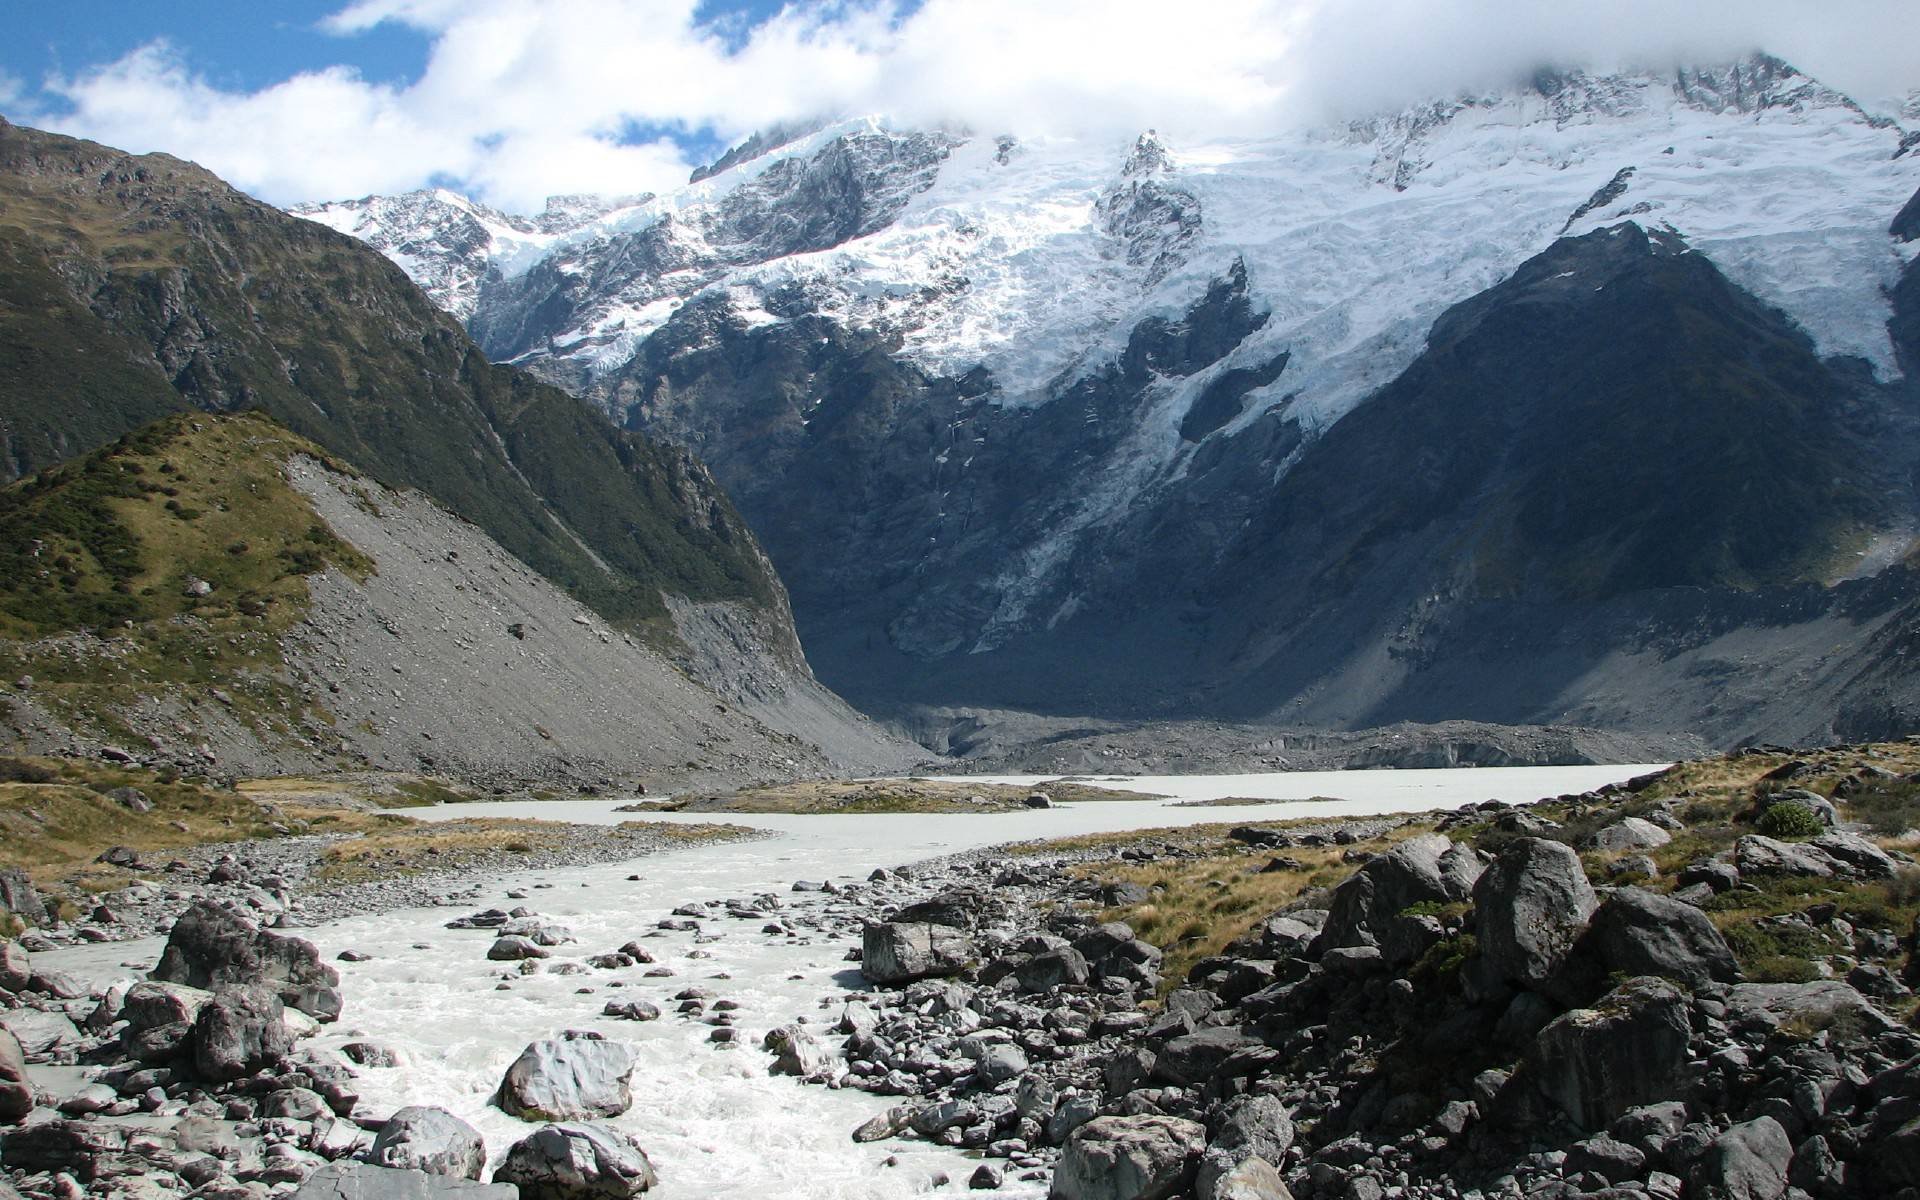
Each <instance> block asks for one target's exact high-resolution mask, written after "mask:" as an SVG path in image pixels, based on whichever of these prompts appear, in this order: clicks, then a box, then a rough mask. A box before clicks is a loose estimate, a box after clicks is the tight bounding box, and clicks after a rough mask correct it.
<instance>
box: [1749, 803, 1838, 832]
mask: <svg viewBox="0 0 1920 1200" xmlns="http://www.w3.org/2000/svg"><path fill="white" fill-rule="evenodd" d="M1753 827H1754V828H1755V829H1757V830H1759V831H1760V832H1761V833H1764V834H1766V835H1767V836H1768V837H1771V838H1812V837H1819V836H1820V835H1821V834H1823V833H1825V832H1826V828H1827V827H1826V826H1825V825H1824V824H1823V823H1822V822H1821V820H1820V815H1819V814H1818V813H1816V812H1814V811H1813V810H1812V809H1810V808H1808V807H1807V806H1806V805H1804V804H1796V803H1794V802H1793V801H1791V800H1781V801H1779V802H1778V803H1776V804H1772V805H1769V806H1768V808H1767V811H1765V812H1763V813H1761V814H1760V819H1759V820H1758V821H1755V822H1754V826H1753Z"/></svg>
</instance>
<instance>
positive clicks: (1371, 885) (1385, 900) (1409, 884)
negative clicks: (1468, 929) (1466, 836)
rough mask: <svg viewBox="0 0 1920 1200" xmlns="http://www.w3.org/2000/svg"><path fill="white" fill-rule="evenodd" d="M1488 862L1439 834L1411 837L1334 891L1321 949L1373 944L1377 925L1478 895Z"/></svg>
mask: <svg viewBox="0 0 1920 1200" xmlns="http://www.w3.org/2000/svg"><path fill="white" fill-rule="evenodd" d="M1484 869H1485V864H1484V863H1483V862H1482V861H1481V859H1480V857H1479V854H1478V853H1477V852H1476V851H1475V850H1474V849H1473V848H1472V847H1471V846H1466V845H1460V846H1455V845H1454V844H1453V843H1452V842H1450V841H1448V840H1447V839H1446V837H1445V836H1443V835H1441V834H1437V833H1429V834H1422V835H1421V836H1419V837H1413V838H1408V839H1407V840H1406V841H1404V842H1401V843H1400V844H1399V845H1398V846H1395V847H1394V848H1393V849H1392V850H1391V851H1389V852H1388V853H1386V854H1383V855H1381V856H1380V857H1379V858H1376V859H1374V860H1373V861H1372V862H1369V863H1367V864H1366V865H1365V866H1363V867H1361V868H1360V869H1359V870H1358V871H1356V872H1354V873H1353V874H1352V875H1351V876H1349V877H1348V878H1347V880H1346V882H1344V883H1342V884H1341V885H1340V886H1339V887H1337V888H1335V889H1334V892H1333V902H1332V903H1331V904H1330V905H1329V906H1328V909H1327V924H1326V927H1325V929H1323V930H1322V931H1321V946H1322V948H1324V949H1335V948H1338V947H1341V946H1371V945H1374V944H1375V937H1376V931H1375V926H1376V924H1377V923H1378V922H1379V921H1381V920H1383V919H1385V918H1387V917H1391V916H1395V915H1397V914H1399V913H1401V912H1403V911H1405V910H1406V909H1408V908H1411V907H1412V906H1413V905H1416V904H1427V903H1433V904H1450V903H1452V902H1454V901H1457V900H1465V899H1466V898H1467V897H1468V896H1469V895H1470V894H1471V893H1472V891H1473V886H1474V884H1475V882H1476V881H1477V880H1478V879H1479V878H1480V874H1481V872H1482V871H1483V870H1484Z"/></svg>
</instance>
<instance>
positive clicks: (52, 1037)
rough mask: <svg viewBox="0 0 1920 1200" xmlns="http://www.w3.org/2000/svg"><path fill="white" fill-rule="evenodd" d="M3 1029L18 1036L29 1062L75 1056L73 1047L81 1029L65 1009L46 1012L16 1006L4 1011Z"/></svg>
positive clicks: (0, 1024)
mask: <svg viewBox="0 0 1920 1200" xmlns="http://www.w3.org/2000/svg"><path fill="white" fill-rule="evenodd" d="M0 1029H5V1030H6V1031H7V1032H8V1033H10V1034H12V1035H13V1036H14V1037H16V1038H18V1039H19V1041H20V1050H21V1053H23V1054H25V1055H26V1057H27V1061H28V1062H36V1063H38V1062H51V1061H53V1060H54V1059H56V1058H63V1057H65V1058H69V1059H70V1058H71V1053H70V1052H71V1049H72V1047H74V1046H75V1045H76V1044H78V1043H79V1041H80V1028H79V1026H77V1025H75V1024H74V1023H73V1019H72V1018H71V1017H69V1016H67V1014H65V1013H63V1012H43V1011H41V1010H40V1009H37V1008H15V1009H9V1010H7V1011H5V1012H0Z"/></svg>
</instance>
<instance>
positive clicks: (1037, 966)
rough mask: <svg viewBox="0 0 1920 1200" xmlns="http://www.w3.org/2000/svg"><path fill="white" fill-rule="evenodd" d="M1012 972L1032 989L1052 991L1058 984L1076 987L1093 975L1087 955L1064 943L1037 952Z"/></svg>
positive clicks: (1022, 986) (1022, 984) (1023, 985)
mask: <svg viewBox="0 0 1920 1200" xmlns="http://www.w3.org/2000/svg"><path fill="white" fill-rule="evenodd" d="M1013 976H1014V978H1015V979H1017V980H1019V982H1020V987H1021V988H1022V989H1023V990H1025V991H1029V992H1050V991H1052V990H1053V989H1055V988H1057V987H1074V986H1079V985H1081V984H1084V983H1086V982H1087V981H1088V980H1089V979H1091V978H1093V972H1092V970H1091V969H1090V968H1089V967H1088V965H1087V959H1086V956H1085V955H1083V954H1081V953H1080V952H1079V951H1078V950H1075V949H1074V948H1073V947H1072V946H1061V947H1058V948H1057V949H1053V950H1048V951H1045V952H1044V953H1041V954H1036V955H1034V956H1033V957H1032V958H1029V959H1027V960H1026V961H1025V962H1023V963H1021V964H1020V965H1019V966H1017V967H1015V968H1014V971H1013Z"/></svg>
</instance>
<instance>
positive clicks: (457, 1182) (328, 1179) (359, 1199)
mask: <svg viewBox="0 0 1920 1200" xmlns="http://www.w3.org/2000/svg"><path fill="white" fill-rule="evenodd" d="M292 1195H293V1197H294V1198H295V1200H515V1196H516V1195H517V1193H516V1192H515V1191H514V1190H513V1189H512V1188H510V1187H502V1186H500V1185H499V1184H488V1183H472V1182H469V1181H467V1180H464V1179H456V1178H453V1177H452V1176H448V1175H435V1174H431V1173H429V1172H426V1171H412V1170H400V1169H397V1168H393V1167H380V1166H375V1165H373V1164H372V1163H361V1162H335V1163H328V1164H327V1165H325V1166H323V1167H321V1168H320V1169H319V1170H317V1171H315V1172H314V1173H313V1174H311V1175H309V1176H307V1179H306V1182H304V1183H302V1184H301V1185H300V1186H299V1187H298V1188H296V1189H295V1190H294V1191H293V1192H292Z"/></svg>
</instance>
